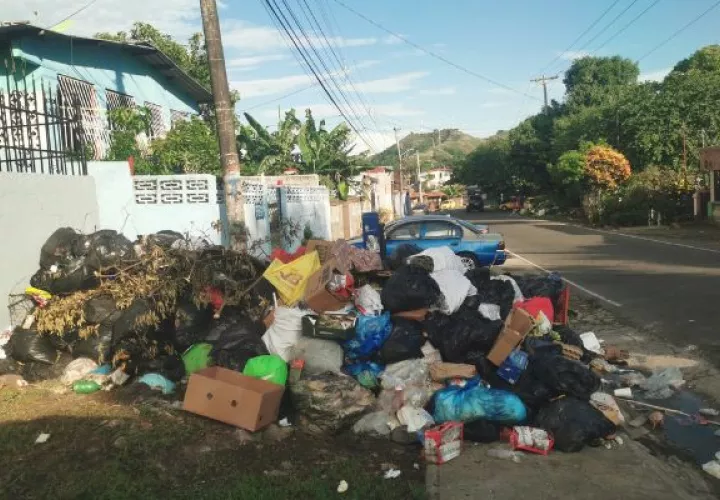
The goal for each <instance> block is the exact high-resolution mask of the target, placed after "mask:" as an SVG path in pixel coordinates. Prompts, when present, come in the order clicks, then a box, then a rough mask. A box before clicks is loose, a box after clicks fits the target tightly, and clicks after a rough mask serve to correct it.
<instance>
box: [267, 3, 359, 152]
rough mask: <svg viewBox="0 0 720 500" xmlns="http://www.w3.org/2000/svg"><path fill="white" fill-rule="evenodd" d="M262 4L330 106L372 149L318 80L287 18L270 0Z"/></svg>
mask: <svg viewBox="0 0 720 500" xmlns="http://www.w3.org/2000/svg"><path fill="white" fill-rule="evenodd" d="M263 2H264V4H265V5H266V6H267V8H268V9H269V13H271V17H273V18H274V19H276V20H277V21H278V23H279V24H280V26H281V27H282V30H283V31H284V32H285V34H286V35H287V37H288V38H289V39H290V41H291V43H292V44H293V46H294V47H295V49H296V50H297V52H298V53H299V55H300V56H301V57H302V59H303V61H304V62H305V64H306V66H307V68H308V69H309V70H310V72H311V73H312V74H313V76H314V77H315V79H316V80H317V82H318V84H319V85H320V86H321V87H322V89H323V92H324V93H325V95H326V96H327V97H328V99H329V100H330V102H331V103H332V105H333V106H335V108H336V109H337V110H338V112H339V113H340V114H341V115H342V117H343V118H344V119H345V120H346V121H347V123H348V125H349V126H350V127H351V128H352V129H353V131H354V132H355V133H356V134H357V135H358V137H359V138H360V139H362V140H363V142H365V145H366V146H368V147H372V146H371V145H370V143H369V142H368V141H367V140H365V138H364V137H363V135H362V134H361V133H360V131H359V130H358V129H357V127H356V126H355V124H354V123H353V122H352V121H351V120H350V119H349V118H348V117H347V115H346V114H345V111H344V110H343V109H342V107H341V106H340V105H339V104H338V102H337V100H336V98H335V97H334V96H333V94H332V93H331V92H330V90H329V89H328V88H327V87H326V85H325V82H324V81H323V79H322V78H320V75H318V72H317V71H316V68H315V65H314V64H313V63H312V62H311V61H310V60H309V58H308V55H307V54H306V53H305V48H304V47H301V45H302V44H301V42H300V40H299V38H297V33H295V32H294V30H292V27H291V26H289V23H288V24H286V23H285V22H286V21H287V18H286V17H285V15H284V14H282V13H281V12H280V13H278V11H276V10H275V7H277V9H278V10H279V6H278V5H277V3H276V2H275V1H274V0H272V3H271V0H263ZM273 4H275V7H273ZM281 17H282V19H281ZM284 20H285V21H284Z"/></svg>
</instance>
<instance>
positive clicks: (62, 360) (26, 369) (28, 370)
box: [18, 352, 72, 383]
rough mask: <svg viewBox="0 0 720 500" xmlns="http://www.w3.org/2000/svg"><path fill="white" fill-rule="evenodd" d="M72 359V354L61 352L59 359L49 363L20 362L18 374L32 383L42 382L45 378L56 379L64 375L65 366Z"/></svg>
mask: <svg viewBox="0 0 720 500" xmlns="http://www.w3.org/2000/svg"><path fill="white" fill-rule="evenodd" d="M71 361H72V356H71V355H70V353H67V352H59V353H58V357H57V361H55V363H53V364H51V365H49V364H47V363H37V362H32V361H31V362H29V363H22V364H20V363H18V365H20V371H19V372H18V375H20V376H22V378H24V379H25V380H27V381H28V382H30V383H35V382H42V381H43V380H56V379H59V378H60V377H62V375H63V373H64V372H65V368H67V365H69V364H70V362H71Z"/></svg>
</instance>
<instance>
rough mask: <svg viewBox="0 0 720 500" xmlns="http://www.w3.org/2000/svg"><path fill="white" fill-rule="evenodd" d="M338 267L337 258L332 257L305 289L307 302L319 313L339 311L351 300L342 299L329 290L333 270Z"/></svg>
mask: <svg viewBox="0 0 720 500" xmlns="http://www.w3.org/2000/svg"><path fill="white" fill-rule="evenodd" d="M336 268H337V263H336V262H335V259H330V260H328V261H327V262H326V263H325V265H323V266H322V268H320V270H319V271H317V272H316V273H315V274H313V275H312V276H310V279H309V280H308V284H307V288H306V289H305V303H306V304H307V305H308V307H310V309H312V310H313V311H315V312H317V313H324V312H327V311H338V310H340V309H342V308H343V307H345V305H347V304H348V303H349V302H350V301H349V300H340V299H338V298H337V297H335V296H334V295H333V294H331V293H330V292H328V291H327V288H326V286H327V284H328V283H329V282H330V280H331V279H332V276H333V271H335V270H336Z"/></svg>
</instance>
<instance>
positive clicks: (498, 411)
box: [433, 377, 527, 424]
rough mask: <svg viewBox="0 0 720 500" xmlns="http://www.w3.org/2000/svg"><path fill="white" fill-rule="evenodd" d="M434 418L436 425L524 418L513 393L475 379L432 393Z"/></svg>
mask: <svg viewBox="0 0 720 500" xmlns="http://www.w3.org/2000/svg"><path fill="white" fill-rule="evenodd" d="M433 418H434V419H435V422H437V423H443V422H451V421H452V422H472V421H473V420H480V419H483V420H488V421H491V422H498V423H503V424H516V423H520V422H522V421H523V420H525V419H526V418H527V410H526V409H525V405H524V404H523V402H522V401H521V400H520V398H519V397H517V396H516V395H515V394H513V393H511V392H507V391H501V390H498V389H488V388H486V387H484V386H482V385H480V379H479V378H478V377H475V378H472V379H470V380H468V381H467V382H466V383H465V385H464V386H460V385H449V386H447V387H446V388H444V389H440V390H439V391H438V392H436V393H435V409H434V412H433Z"/></svg>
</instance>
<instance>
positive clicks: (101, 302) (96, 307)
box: [83, 295, 122, 325]
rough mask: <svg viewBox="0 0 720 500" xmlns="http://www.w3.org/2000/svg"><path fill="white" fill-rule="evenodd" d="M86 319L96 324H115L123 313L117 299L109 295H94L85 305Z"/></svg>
mask: <svg viewBox="0 0 720 500" xmlns="http://www.w3.org/2000/svg"><path fill="white" fill-rule="evenodd" d="M83 314H84V315H85V321H87V322H88V323H92V324H95V325H100V324H113V323H114V322H115V321H117V320H118V318H119V317H120V316H121V315H122V312H120V311H118V308H117V304H116V302H115V299H113V298H112V297H111V296H109V295H100V296H98V297H93V298H91V299H90V300H88V301H87V302H85V304H84V305H83Z"/></svg>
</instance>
